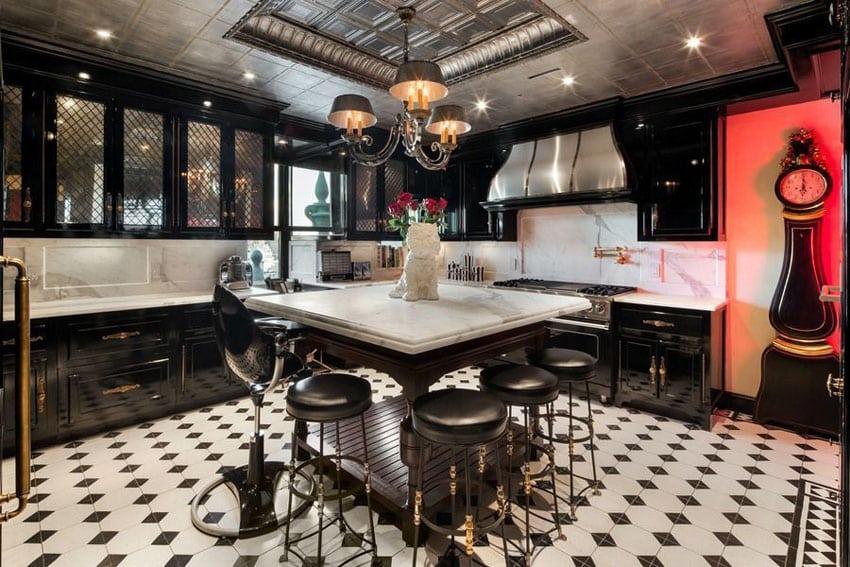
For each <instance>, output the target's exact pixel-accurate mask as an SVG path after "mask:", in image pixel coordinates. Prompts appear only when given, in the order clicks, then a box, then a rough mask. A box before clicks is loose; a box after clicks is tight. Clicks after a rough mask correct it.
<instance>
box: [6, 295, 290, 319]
mask: <svg viewBox="0 0 850 567" xmlns="http://www.w3.org/2000/svg"><path fill="white" fill-rule="evenodd" d="M235 293H236V295H237V296H239V297H240V298H241V299H247V298H249V297H260V296H264V295H276V294H277V292H275V291H273V290H269V289H265V288H259V287H252V288H249V289H240V290H237V291H236V292H235ZM211 301H212V289H210V291H209V292H207V293H203V292H199V291H175V292H168V293H150V294H144V295H129V296H124V297H75V298H67V299H58V300H56V301H38V302H32V303H30V319H46V318H48V317H65V316H68V315H85V314H89V313H104V312H111V311H128V310H133V309H149V308H153V307H171V306H174V305H192V304H196V303H209V302H211ZM14 316H15V313H14V308H13V307H12V306H11V305H9V306H4V307H3V320H4V321H12V320H13V319H14Z"/></svg>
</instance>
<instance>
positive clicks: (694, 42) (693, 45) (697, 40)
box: [685, 35, 702, 49]
mask: <svg viewBox="0 0 850 567" xmlns="http://www.w3.org/2000/svg"><path fill="white" fill-rule="evenodd" d="M685 45H686V46H687V47H688V49H697V48H698V47H699V46H701V45H702V38H701V37H699V36H696V35H692V36H690V37H689V38H688V39H687V40H686V41H685Z"/></svg>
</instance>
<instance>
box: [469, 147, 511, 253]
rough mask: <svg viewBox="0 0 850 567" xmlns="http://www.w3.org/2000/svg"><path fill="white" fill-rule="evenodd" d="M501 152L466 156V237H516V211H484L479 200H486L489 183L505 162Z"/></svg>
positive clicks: (506, 238)
mask: <svg viewBox="0 0 850 567" xmlns="http://www.w3.org/2000/svg"><path fill="white" fill-rule="evenodd" d="M503 155H504V154H503V152H501V151H499V150H497V151H495V152H492V153H488V154H484V155H478V156H474V157H469V158H465V159H463V160H462V162H461V163H462V168H463V181H462V186H463V192H462V193H463V234H464V238H465V239H466V240H504V241H515V240H516V239H517V229H516V227H517V225H516V215H517V212H516V211H492V212H491V211H487V210H486V209H484V207H482V206H481V203H482V202H484V201H486V200H487V193H488V192H489V191H490V182H491V181H492V180H493V177H494V176H495V175H496V172H498V171H499V167H501V165H502V163H503V162H504V159H503Z"/></svg>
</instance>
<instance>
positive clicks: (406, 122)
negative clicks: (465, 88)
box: [328, 6, 472, 171]
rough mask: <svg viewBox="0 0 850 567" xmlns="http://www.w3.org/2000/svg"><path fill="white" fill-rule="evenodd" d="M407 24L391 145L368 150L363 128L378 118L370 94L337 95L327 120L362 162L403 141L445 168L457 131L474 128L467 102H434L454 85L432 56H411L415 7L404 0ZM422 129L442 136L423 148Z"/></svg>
mask: <svg viewBox="0 0 850 567" xmlns="http://www.w3.org/2000/svg"><path fill="white" fill-rule="evenodd" d="M396 13H397V14H398V16H399V18H400V19H401V24H402V27H403V29H404V62H403V63H402V64H401V65H400V66H399V68H398V70H397V71H396V76H395V81H394V82H393V84H392V86H391V87H390V89H389V92H390V95H392V96H393V97H395V98H396V99H398V100H399V101H400V102H401V104H402V111H401V112H400V113H399V114H397V115H396V118H395V123H394V124H393V126H392V128H391V129H390V135H389V139H388V140H387V143H386V145H385V146H384V147H383V148H381V149H380V150H378V151H377V152H375V153H369V148H370V147H371V146H372V137H371V136H369V135H368V134H364V133H363V129H364V128H368V127H370V126H374V125H375V124H376V123H377V122H378V119H377V117H376V116H375V112H374V111H373V110H372V103H370V102H369V99H367V98H366V97H365V96H361V95H355V94H344V95H339V96H338V97H336V98H335V99H334V102H333V105H332V106H331V112H330V114H328V122H329V123H331V124H333V125H334V126H336V127H337V128H345V134H343V135H342V139H343V140H345V143H346V144H347V145H348V149H349V152H350V153H351V157H352V158H353V159H354V161H356V162H357V163H359V164H362V165H367V166H370V167H375V166H378V165H381V164H382V163H384V162H385V161H387V160H388V159H389V158H390V156H391V155H392V154H393V152H394V151H395V149H396V146H398V143H399V141H401V143H402V145H403V147H404V153H405V155H407V156H408V157H413V158H416V161H418V162H419V163H420V164H421V165H422V167H424V168H425V169H428V170H431V171H436V170H440V169H445V167H446V164H447V163H448V162H449V158H450V157H451V154H452V152H453V151H454V150H455V149H457V136H458V135H459V134H465V133H466V132H469V131H470V130H471V129H472V126H471V125H470V124H469V122H467V121H466V114H465V113H464V111H463V108H461V107H460V106H457V105H454V104H447V105H443V106H438V107H436V108H434V109H433V110H432V109H431V108H430V104H431V103H433V102H436V101H438V100H442V99H444V98H445V97H446V95H447V94H448V92H449V89H448V88H447V87H446V83H445V82H444V81H443V72H442V71H441V70H440V67H439V65H437V64H436V63H432V62H430V61H416V60H414V61H408V50H409V48H408V38H407V33H408V26H409V24H410V21H411V20H412V19H413V16H414V15H415V14H416V10H415V9H414V8H413V7H412V6H403V7H401V8H399V9H398V10H396ZM423 130H424V131H425V132H428V133H429V134H434V135H438V136H439V137H440V139H439V141H434V142H432V143H431V144H430V152H429V151H427V150H425V148H423V144H424V141H423Z"/></svg>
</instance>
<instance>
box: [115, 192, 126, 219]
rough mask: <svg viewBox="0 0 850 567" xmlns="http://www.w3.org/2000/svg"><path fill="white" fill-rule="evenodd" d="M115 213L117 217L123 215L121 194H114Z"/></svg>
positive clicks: (122, 197)
mask: <svg viewBox="0 0 850 567" xmlns="http://www.w3.org/2000/svg"><path fill="white" fill-rule="evenodd" d="M115 212H116V213H118V214H119V215H123V214H124V195H122V194H121V193H116V194H115Z"/></svg>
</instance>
